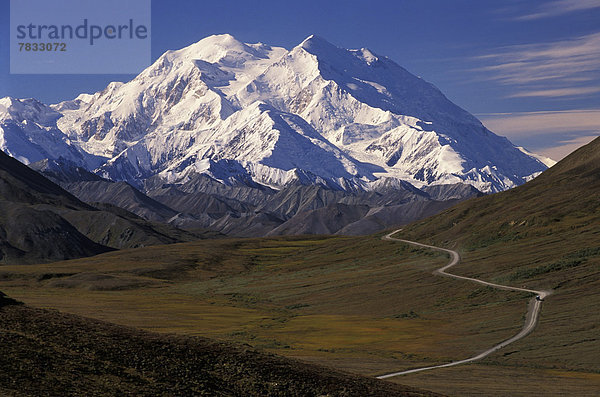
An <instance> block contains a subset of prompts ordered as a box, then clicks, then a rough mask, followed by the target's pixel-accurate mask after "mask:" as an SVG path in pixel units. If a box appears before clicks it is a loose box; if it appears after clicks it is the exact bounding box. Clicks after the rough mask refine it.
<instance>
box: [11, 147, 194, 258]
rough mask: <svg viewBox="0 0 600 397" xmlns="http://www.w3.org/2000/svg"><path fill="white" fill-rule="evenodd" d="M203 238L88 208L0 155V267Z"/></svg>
mask: <svg viewBox="0 0 600 397" xmlns="http://www.w3.org/2000/svg"><path fill="white" fill-rule="evenodd" d="M200 237H202V235H201V234H199V233H190V232H185V231H183V230H180V229H178V228H176V227H174V226H171V225H166V224H160V223H153V222H149V221H147V220H144V219H142V218H141V217H139V216H137V215H134V214H133V213H130V212H128V211H125V210H122V209H120V208H117V207H114V206H107V205H92V204H87V203H84V202H82V201H81V200H79V199H78V198H76V197H75V196H73V195H72V194H71V193H68V192H67V191H65V190H64V189H62V188H61V187H60V186H59V185H57V184H55V183H54V182H52V181H50V180H49V179H47V178H45V177H44V176H42V175H41V174H39V173H37V172H35V171H34V170H32V169H30V168H29V167H27V166H25V165H24V164H22V163H20V162H19V161H17V160H15V159H14V158H12V157H10V156H8V155H6V154H5V153H3V152H1V151H0V264H20V263H36V262H37V263H39V262H48V261H56V260H64V259H71V258H79V257H84V256H90V255H96V254H99V253H102V252H106V251H110V250H112V249H121V248H135V247H143V246H148V245H154V244H169V243H175V242H181V241H191V240H195V239H198V238H200Z"/></svg>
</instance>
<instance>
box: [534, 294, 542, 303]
mask: <svg viewBox="0 0 600 397" xmlns="http://www.w3.org/2000/svg"><path fill="white" fill-rule="evenodd" d="M535 300H536V301H540V302H543V301H544V299H542V297H541V296H539V295H537V296H536V297H535Z"/></svg>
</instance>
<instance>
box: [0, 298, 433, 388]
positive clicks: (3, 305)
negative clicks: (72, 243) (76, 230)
mask: <svg viewBox="0 0 600 397" xmlns="http://www.w3.org/2000/svg"><path fill="white" fill-rule="evenodd" d="M0 394H1V395H6V396H29V395H36V396H37V395H44V396H65V395H86V396H105V395H118V396H123V395H135V396H415V397H416V396H439V394H435V393H431V392H427V391H422V390H418V389H414V388H410V387H405V386H402V385H398V384H393V383H389V382H384V381H379V380H376V379H373V378H366V377H361V376H356V375H350V374H346V373H342V372H338V371H334V370H332V369H328V368H325V367H320V366H316V365H312V364H305V363H301V362H298V361H294V360H290V359H285V358H282V357H278V356H275V355H271V354H264V353H259V352H256V351H254V350H252V349H250V348H246V347H244V346H235V345H231V344H227V343H222V342H217V341H213V340H209V339H204V338H196V337H184V336H175V335H160V334H154V333H149V332H144V331H139V330H135V329H133V328H126V327H121V326H117V325H113V324H110V323H106V322H101V321H96V320H90V319H87V318H83V317H78V316H74V315H69V314H63V313H60V312H57V311H48V310H41V309H34V308H31V307H27V306H25V305H21V304H18V303H17V302H15V301H14V300H11V299H10V298H7V297H6V296H4V295H3V294H2V293H0Z"/></svg>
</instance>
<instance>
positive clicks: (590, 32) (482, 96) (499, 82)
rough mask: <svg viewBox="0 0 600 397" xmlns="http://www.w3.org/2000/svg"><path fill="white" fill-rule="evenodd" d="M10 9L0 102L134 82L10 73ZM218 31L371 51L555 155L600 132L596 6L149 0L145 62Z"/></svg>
mask: <svg viewBox="0 0 600 397" xmlns="http://www.w3.org/2000/svg"><path fill="white" fill-rule="evenodd" d="M48 1H51V0H48ZM8 11H9V1H8V0H0V97H3V96H7V95H9V96H13V97H19V98H23V97H35V98H38V99H40V100H42V101H44V102H46V103H55V102H58V101H61V100H65V99H71V98H73V97H75V96H77V95H78V94H79V93H81V92H95V91H98V90H101V89H103V88H104V87H105V86H106V85H107V84H108V82H110V81H113V80H119V81H126V80H129V79H131V78H132V77H133V75H11V74H9V59H8V53H9V51H8V48H9V42H8V38H9V22H10V21H9V12H8ZM65 12H67V11H65ZM219 33H230V34H232V35H234V36H235V37H236V38H238V39H239V40H241V41H245V42H258V41H260V42H264V43H268V44H270V45H277V46H283V47H286V48H291V47H293V46H295V45H297V44H298V43H300V42H301V41H302V40H303V39H304V38H305V37H307V36H309V35H310V34H313V33H314V34H318V35H320V36H322V37H324V38H326V39H327V40H329V41H330V42H332V43H333V44H336V45H338V46H340V47H345V48H360V47H368V48H370V49H371V50H373V51H374V52H376V53H378V54H379V55H385V56H388V57H389V58H391V59H393V60H394V61H396V62H397V63H399V64H400V65H402V66H403V67H405V68H406V69H408V70H409V71H410V72H412V73H414V74H416V75H419V76H421V77H423V78H424V79H426V80H428V81H430V82H432V83H433V84H435V85H436V86H438V87H439V88H440V89H441V90H442V91H443V92H444V93H445V94H446V95H447V96H448V97H449V98H450V99H451V100H452V101H454V102H455V103H457V104H458V105H460V106H462V107H463V108H465V109H467V110H468V111H470V112H471V113H473V114H475V115H477V116H478V117H479V118H480V119H481V120H482V121H483V122H484V124H486V126H488V128H490V129H491V130H492V131H494V132H496V133H497V134H499V135H504V136H507V137H509V139H510V140H511V141H513V142H514V143H515V144H518V145H522V146H525V147H527V148H528V149H530V150H533V151H536V152H538V153H543V154H546V155H549V156H550V157H553V158H555V159H559V158H561V157H562V156H564V155H565V154H567V153H568V152H570V151H571V150H573V149H575V148H576V147H578V146H579V145H582V144H584V143H587V142H589V140H591V139H592V137H594V136H597V135H598V134H600V66H599V65H600V0H547V1H534V0H530V1H522V0H518V1H517V0H419V1H415V0H390V1H377V0H374V1H368V2H367V1H354V0H346V1H327V0H320V1H311V0H305V1H301V2H293V3H292V2H285V1H281V0H278V1H260V0H256V1H251V2H250V1H237V0H229V1H226V2H216V1H198V0H181V1H167V0H153V1H152V27H151V35H152V59H153V60H154V59H156V58H157V57H158V56H160V54H162V53H163V52H164V51H166V50H168V49H177V48H181V47H184V46H186V45H188V44H190V43H193V42H196V41H198V40H200V39H201V38H203V37H206V36H208V35H211V34H219Z"/></svg>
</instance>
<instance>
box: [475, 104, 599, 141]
mask: <svg viewBox="0 0 600 397" xmlns="http://www.w3.org/2000/svg"><path fill="white" fill-rule="evenodd" d="M477 116H478V117H479V118H480V119H481V121H482V122H483V124H485V126H486V127H488V128H489V129H490V130H492V131H494V132H496V133H497V134H500V135H504V136H507V137H509V138H511V139H512V138H515V137H517V138H518V137H523V136H528V137H531V136H535V135H549V134H563V133H565V132H569V133H588V135H589V133H594V134H595V133H597V134H600V109H581V110H563V111H547V112H516V113H485V114H479V115H477Z"/></svg>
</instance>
